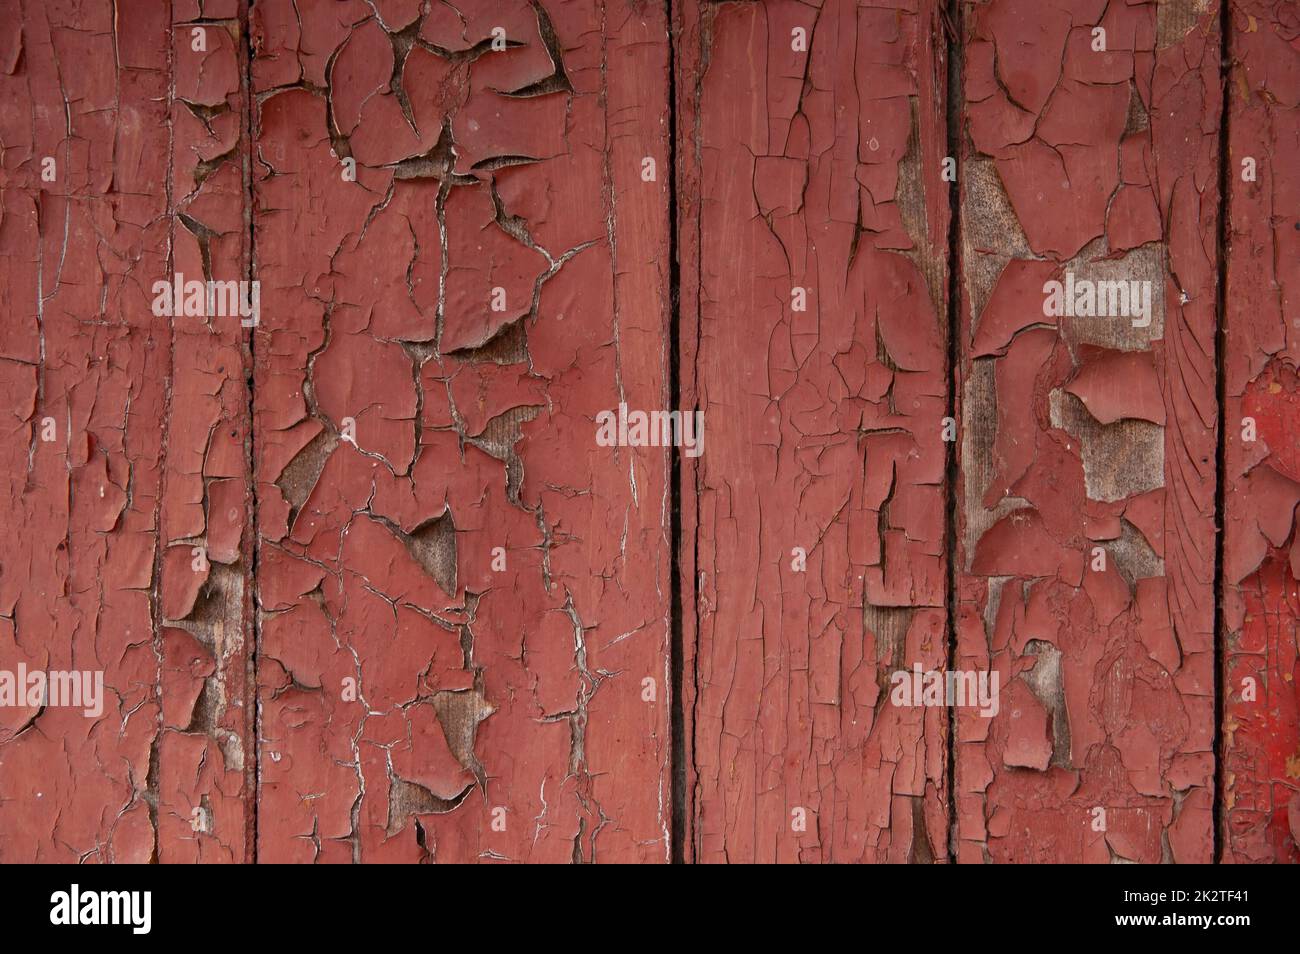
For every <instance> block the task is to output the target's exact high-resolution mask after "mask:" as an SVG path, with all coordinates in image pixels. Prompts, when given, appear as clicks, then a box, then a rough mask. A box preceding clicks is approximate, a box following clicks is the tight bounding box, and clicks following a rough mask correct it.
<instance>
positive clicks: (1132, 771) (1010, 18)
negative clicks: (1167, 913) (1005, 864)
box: [955, 0, 1221, 862]
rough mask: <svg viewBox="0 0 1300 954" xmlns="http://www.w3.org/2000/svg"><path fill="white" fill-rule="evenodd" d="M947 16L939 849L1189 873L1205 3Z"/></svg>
mask: <svg viewBox="0 0 1300 954" xmlns="http://www.w3.org/2000/svg"><path fill="white" fill-rule="evenodd" d="M962 12H963V30H964V36H965V47H964V61H965V64H964V70H963V85H964V101H965V109H964V113H963V117H962V119H963V122H962V144H963V146H962V148H963V160H962V164H961V173H960V175H961V183H962V204H961V248H960V255H961V265H960V268H961V312H962V323H961V336H960V352H961V356H960V360H961V366H960V387H961V392H960V396H961V406H962V413H961V421H962V435H961V443H960V448H961V450H960V455H959V469H958V472H959V488H958V508H959V526H958V554H957V556H956V558H957V559H958V560H959V564H958V606H957V612H958V635H957V642H958V664H957V665H958V668H959V669H965V670H991V671H992V672H993V673H995V674H996V675H997V676H998V677H999V685H1000V705H999V709H998V713H997V715H995V716H993V717H992V718H984V717H982V715H981V713H980V712H978V711H974V710H971V709H961V710H959V711H958V714H957V724H958V738H957V743H956V744H957V750H956V753H955V760H956V780H955V791H956V800H957V805H956V816H957V825H958V831H957V855H958V859H959V860H961V861H975V862H978V861H981V860H984V861H1076V862H1077V861H1095V862H1107V861H1118V860H1127V861H1140V862H1158V861H1162V860H1163V861H1170V860H1171V861H1178V862H1189V861H1209V860H1210V859H1211V856H1212V853H1213V831H1212V829H1213V821H1212V818H1211V815H1212V806H1213V794H1214V751H1213V749H1214V725H1215V714H1214V619H1213V608H1214V593H1213V577H1214V549H1215V548H1214V511H1215V499H1214V497H1215V477H1216V474H1215V457H1216V431H1215V428H1216V420H1217V405H1216V401H1215V326H1216V323H1215V306H1216V266H1217V255H1216V246H1215V242H1214V241H1213V239H1212V237H1213V236H1214V235H1215V234H1216V227H1217V218H1216V211H1217V204H1218V186H1217V183H1218V175H1219V167H1218V134H1219V127H1218V123H1219V111H1220V105H1221V96H1220V87H1219V44H1220V40H1219V32H1218V19H1217V15H1216V10H1215V9H1214V8H1213V6H1212V5H1209V4H1205V3H1198V2H1167V3H1160V4H1158V5H1157V4H1149V3H1148V4H1114V3H1111V4H1107V3H1105V2H1103V0H1098V2H1095V3H1092V2H1085V3H1078V2H1064V0H1059V2H1058V0H1052V2H1042V3H1039V2H1033V3H1027V2H1018V0H993V2H988V3H982V2H981V3H966V4H964V5H963V11H962ZM1098 29H1100V30H1101V31H1104V33H1099V32H1097V30H1098ZM1103 43H1104V48H1103V47H1102V44H1103ZM1050 282H1057V283H1058V284H1059V285H1060V286H1061V287H1054V286H1052V285H1050V284H1049V283H1050ZM1116 282H1136V283H1138V284H1137V285H1134V286H1126V287H1129V289H1130V291H1132V292H1133V293H1134V295H1135V298H1134V301H1130V302H1129V303H1128V304H1127V305H1126V304H1125V303H1124V302H1123V301H1122V300H1120V298H1119V286H1118V285H1113V284H1112V285H1102V284H1099V283H1116ZM1143 283H1147V284H1143ZM1066 285H1069V286H1071V287H1070V288H1069V289H1068V290H1067V288H1066V287H1065V286H1066ZM1089 288H1091V289H1092V290H1093V291H1094V292H1096V291H1097V290H1098V289H1103V290H1104V297H1105V299H1106V305H1105V308H1104V311H1102V312H1100V313H1104V315H1106V316H1104V317H1103V316H1099V309H1098V308H1097V307H1096V305H1095V302H1094V306H1093V310H1092V316H1091V317H1088V316H1087V315H1088V314H1089V313H1088V311H1087V302H1086V301H1080V300H1079V299H1080V297H1081V296H1082V297H1086V294H1085V292H1086V290H1087V289H1089ZM1148 289H1149V292H1150V297H1149V299H1147V298H1144V297H1142V296H1143V295H1144V294H1145V293H1146V291H1147V290H1148ZM1112 293H1113V296H1114V297H1113V298H1112ZM1067 295H1068V297H1069V298H1071V300H1072V301H1076V302H1078V303H1079V304H1080V308H1079V309H1078V311H1077V312H1073V311H1072V312H1071V313H1065V314H1062V313H1061V311H1062V309H1061V308H1058V307H1056V305H1057V304H1062V302H1061V299H1064V298H1065V297H1067ZM1053 297H1054V298H1055V302H1052V301H1049V299H1052V298H1053ZM1135 302H1136V304H1135ZM1148 304H1149V307H1144V306H1147V305H1148Z"/></svg>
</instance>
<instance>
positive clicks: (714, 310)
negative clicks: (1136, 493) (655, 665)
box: [678, 0, 949, 862]
mask: <svg viewBox="0 0 1300 954" xmlns="http://www.w3.org/2000/svg"><path fill="white" fill-rule="evenodd" d="M683 23H684V27H685V36H686V42H685V44H684V46H685V48H684V50H682V51H680V58H679V61H678V84H679V88H682V89H684V98H685V100H686V106H685V110H684V117H683V122H682V123H681V125H680V126H679V129H680V130H681V135H680V138H679V145H678V150H679V154H680V156H681V162H682V166H683V192H684V193H685V194H686V195H687V196H688V198H687V200H686V201H685V202H684V203H683V206H682V210H683V211H682V215H681V220H680V228H681V233H682V236H683V240H682V246H681V248H682V255H681V261H682V269H683V272H684V273H689V277H685V278H684V280H683V284H682V290H683V294H682V310H683V320H682V328H683V331H682V341H683V349H682V355H683V359H682V360H683V371H682V381H683V386H684V392H685V393H684V397H683V405H684V406H686V407H691V408H698V409H700V410H701V411H702V412H703V414H704V421H705V431H706V434H707V440H706V441H705V451H704V453H703V455H702V456H699V457H696V458H694V459H693V460H686V461H685V462H684V463H685V465H686V467H687V470H686V472H685V473H684V476H683V484H684V485H686V492H685V493H684V495H683V505H682V506H683V510H684V511H688V510H689V511H691V512H692V513H691V516H689V517H688V518H687V520H686V522H685V524H684V526H685V527H686V528H688V529H689V531H690V538H689V540H688V542H687V543H686V546H687V547H688V548H691V549H693V554H692V555H691V558H690V560H689V561H688V565H687V568H686V571H685V572H686V573H688V574H689V576H688V577H687V578H686V579H685V580H684V589H685V592H686V594H687V604H686V605H687V606H688V607H692V606H693V609H694V615H695V619H694V620H693V621H692V625H691V627H689V630H691V631H694V632H696V633H697V639H698V642H697V644H696V645H695V646H694V657H693V660H692V668H691V670H690V671H689V673H688V676H687V678H688V679H689V680H690V681H691V687H690V692H691V695H690V696H689V701H690V704H689V706H688V712H689V715H690V720H691V721H690V724H689V725H688V731H690V732H691V733H692V736H693V738H692V745H691V749H690V752H691V764H690V767H689V772H688V773H687V774H688V780H689V782H690V785H691V789H692V790H691V805H692V808H691V817H690V826H691V842H690V851H691V854H692V856H693V857H694V859H695V860H699V861H739V862H748V861H799V860H802V861H818V860H820V861H929V860H931V859H934V858H944V857H946V854H947V848H946V846H947V839H948V831H947V805H946V784H947V783H946V748H945V738H946V734H947V713H946V711H944V710H943V709H942V708H938V709H934V708H932V709H925V708H921V707H915V708H902V707H895V706H891V705H890V704H889V701H888V696H889V692H890V682H889V680H890V675H891V673H892V672H893V671H894V670H895V669H900V668H908V667H910V666H911V665H912V664H913V663H914V662H919V663H921V664H922V666H923V667H924V668H925V669H927V670H929V669H943V668H945V663H946V659H947V636H946V626H945V611H944V606H945V572H946V571H945V557H944V545H945V540H944V528H945V525H944V512H945V510H944V461H945V445H944V443H943V441H942V440H941V428H942V423H941V422H942V419H943V417H944V416H945V414H946V410H945V407H946V401H947V383H946V379H945V372H946V368H947V358H946V352H947V344H946V342H947V332H946V329H945V316H946V311H945V302H946V287H947V286H946V276H947V269H946V257H947V235H948V208H949V205H948V194H947V188H946V184H945V183H943V182H942V181H941V179H940V175H941V165H942V157H943V155H944V150H945V145H946V139H945V132H944V95H945V66H944V64H945V59H944V51H943V46H942V37H943V29H942V21H941V19H940V14H939V10H938V7H937V5H936V4H933V3H926V2H922V3H906V2H901V3H891V4H883V5H879V6H870V7H869V6H863V5H860V4H857V3H855V2H852V0H828V2H826V3H824V4H822V5H821V6H820V7H817V6H811V5H807V4H802V3H797V2H794V0H790V2H783V0H779V2H769V3H761V4H757V3H729V4H717V5H715V4H708V3H706V4H700V5H697V4H693V3H690V4H686V5H685V7H684V13H683ZM694 189H698V194H695V193H694V192H693V190H694ZM689 612H690V610H689V609H688V613H689Z"/></svg>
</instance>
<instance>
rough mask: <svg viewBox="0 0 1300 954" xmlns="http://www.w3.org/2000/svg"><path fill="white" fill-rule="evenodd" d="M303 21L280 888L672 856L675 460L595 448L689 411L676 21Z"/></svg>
mask: <svg viewBox="0 0 1300 954" xmlns="http://www.w3.org/2000/svg"><path fill="white" fill-rule="evenodd" d="M305 12H306V14H307V15H306V16H304V17H303V18H302V19H300V18H299V17H297V16H295V15H294V11H293V9H292V8H290V7H289V6H288V5H287V4H280V5H276V4H271V5H267V6H266V7H265V8H263V7H262V6H261V5H259V6H258V8H257V9H256V12H255V29H256V46H255V49H256V58H255V60H254V62H253V81H254V88H255V91H256V95H257V97H258V100H259V108H258V112H257V127H256V134H255V168H254V176H255V186H254V197H255V204H254V231H255V234H256V236H257V259H256V270H257V277H258V278H259V279H260V280H261V281H262V283H263V289H264V308H265V310H266V312H267V313H268V316H270V315H275V316H276V318H275V320H269V319H268V321H267V322H266V323H264V325H263V326H262V327H260V328H259V329H258V330H257V332H256V335H255V339H256V340H255V344H254V353H255V354H256V363H257V368H256V376H255V382H254V384H255V388H256V390H257V393H258V394H259V395H260V397H259V399H258V401H257V408H256V423H257V427H258V453H257V457H256V459H257V467H258V471H257V474H258V477H257V479H258V502H259V510H258V517H259V521H258V528H259V543H258V569H259V574H258V576H259V582H260V586H259V594H260V595H259V600H260V607H259V608H260V612H261V616H260V626H261V652H260V655H259V661H258V694H259V705H260V708H261V713H262V720H261V739H260V759H261V797H260V803H259V804H260V808H261V810H262V814H261V823H260V824H259V827H258V842H259V844H258V849H259V858H261V859H264V860H274V861H317V860H318V861H326V862H329V861H361V862H369V861H421V860H431V861H471V860H511V861H549V862H555V861H568V860H574V861H593V860H598V861H603V860H609V861H666V860H668V859H669V850H670V846H669V843H668V839H669V825H670V816H671V801H670V778H669V774H668V773H669V764H668V763H669V754H670V749H669V746H670V739H669V718H668V714H669V711H670V708H669V703H670V672H669V669H668V656H669V654H668V640H669V622H670V620H669V600H668V595H669V592H670V589H671V583H672V578H671V572H670V559H669V542H670V540H669V523H668V520H669V514H670V506H669V501H668V498H667V492H668V477H669V457H668V451H667V449H666V448H663V447H613V448H610V447H601V446H597V445H596V442H595V434H596V425H595V423H594V422H595V420H596V417H597V415H598V414H600V412H602V411H605V410H610V409H617V408H618V406H619V404H620V402H622V403H625V404H627V405H628V406H629V407H632V408H655V407H663V406H664V404H665V401H666V399H667V398H666V390H667V386H668V378H667V368H668V360H669V354H668V352H667V351H666V350H665V347H664V342H665V341H666V340H667V338H668V330H667V329H668V321H669V311H668V297H667V292H668V271H669V259H668V251H667V249H668V242H667V224H668V216H667V209H668V203H667V199H666V191H667V189H668V187H669V182H668V177H667V168H668V166H667V150H666V145H667V142H666V129H667V127H666V123H667V121H668V106H667V90H668V78H667V72H666V70H667V62H668V58H667V54H668V49H667V45H666V42H665V36H666V31H665V27H664V21H663V17H662V12H661V11H657V10H655V9H654V8H639V7H638V8H633V7H630V6H623V5H617V6H615V7H604V6H601V5H597V4H595V3H586V2H584V3H578V4H568V5H564V6H557V5H549V6H545V7H544V6H542V5H540V4H529V3H524V2H520V3H511V4H502V3H473V4H460V5H458V7H456V8H453V7H451V6H449V5H441V6H438V7H436V8H434V9H432V10H427V11H426V10H423V8H422V7H421V6H420V5H419V4H410V3H408V4H401V3H389V4H378V5H375V7H374V8H372V6H371V5H368V4H366V3H363V2H360V0H358V2H355V3H351V4H334V3H329V4H314V5H308V6H307V7H306V8H305ZM497 28H500V29H501V30H504V34H505V37H506V41H505V42H506V44H507V47H506V49H505V50H504V51H500V52H498V51H494V50H493V49H492V48H491V43H492V39H493V30H494V29H497ZM644 158H650V159H652V160H653V161H654V162H655V164H656V171H657V174H656V175H655V177H654V179H653V180H652V181H644V180H643V178H642V168H643V165H642V160H643V159H644ZM345 161H351V162H352V163H354V164H355V165H354V166H353V168H355V173H356V175H355V181H349V178H348V176H347V172H348V168H347V165H346V164H345ZM307 196H310V197H311V199H310V201H304V197H307ZM494 299H495V300H496V303H498V304H500V305H501V308H500V310H496V309H494V308H493V305H494ZM349 419H351V424H349ZM350 428H354V429H352V430H350ZM349 437H350V438H351V439H349ZM646 680H649V682H646Z"/></svg>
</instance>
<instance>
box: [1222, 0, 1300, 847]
mask: <svg viewBox="0 0 1300 954" xmlns="http://www.w3.org/2000/svg"><path fill="white" fill-rule="evenodd" d="M1231 14H1232V26H1231V30H1230V33H1229V37H1230V54H1231V69H1230V71H1229V74H1228V87H1227V100H1228V128H1229V144H1228V145H1229V155H1228V156H1227V164H1228V165H1227V181H1228V182H1229V183H1230V188H1229V195H1228V207H1227V208H1228V223H1227V226H1228V234H1227V246H1228V256H1227V266H1228V271H1227V288H1226V294H1225V300H1226V306H1227V308H1226V312H1225V315H1224V323H1225V341H1226V355H1225V361H1224V392H1225V393H1224V408H1223V418H1224V436H1225V441H1224V449H1225V458H1224V460H1225V464H1224V486H1225V490H1224V507H1225V510H1224V557H1223V585H1224V592H1223V611H1224V626H1225V629H1226V632H1225V637H1224V638H1225V646H1224V652H1225V668H1224V706H1225V712H1224V725H1223V750H1222V758H1223V779H1224V814H1223V817H1222V822H1221V826H1222V835H1223V839H1224V850H1223V859H1224V860H1225V861H1232V862H1254V863H1258V862H1273V861H1286V862H1291V863H1295V862H1297V861H1300V851H1298V850H1297V839H1298V834H1297V833H1300V701H1298V697H1297V693H1298V692H1300V687H1297V681H1296V680H1297V677H1298V676H1300V656H1298V653H1297V633H1298V632H1300V622H1298V621H1300V599H1297V595H1296V589H1297V583H1296V581H1297V579H1300V536H1298V535H1297V533H1296V520H1295V512H1296V506H1297V504H1300V454H1297V447H1298V446H1300V381H1298V380H1297V375H1296V366H1297V363H1298V360H1300V317H1298V315H1300V312H1298V311H1297V307H1298V306H1300V302H1298V301H1297V295H1300V174H1297V171H1296V165H1295V157H1296V155H1297V151H1298V150H1300V15H1298V14H1297V11H1296V9H1295V7H1294V6H1289V5H1287V4H1275V3H1263V2H1255V0H1234V2H1233V3H1232V5H1231ZM1249 165H1253V166H1254V169H1253V172H1254V175H1253V176H1250V175H1249V173H1248V171H1247V168H1246V167H1247V166H1249ZM1247 419H1249V421H1247Z"/></svg>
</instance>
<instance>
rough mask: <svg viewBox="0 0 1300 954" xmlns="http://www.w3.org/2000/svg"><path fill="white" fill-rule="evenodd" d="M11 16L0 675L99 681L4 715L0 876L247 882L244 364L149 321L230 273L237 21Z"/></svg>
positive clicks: (231, 13) (208, 331)
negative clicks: (22, 867) (174, 872)
mask: <svg viewBox="0 0 1300 954" xmlns="http://www.w3.org/2000/svg"><path fill="white" fill-rule="evenodd" d="M6 7H7V8H8V9H6V11H5V12H6V20H7V21H8V22H10V23H12V24H14V25H15V26H17V24H21V29H17V28H15V29H13V30H11V31H8V34H7V37H6V40H5V45H6V48H5V50H4V54H3V57H2V58H3V61H4V64H3V76H0V84H3V86H4V91H3V93H0V100H2V101H3V107H0V142H2V143H3V174H2V175H3V195H4V199H3V203H4V209H3V220H0V247H2V248H3V254H2V257H0V261H2V262H3V266H2V267H3V269H4V272H5V275H4V279H3V284H4V287H5V289H6V292H5V294H6V298H7V300H6V306H7V307H6V311H8V312H10V313H12V317H11V318H6V320H5V322H4V323H3V328H0V380H3V386H2V388H0V390H2V391H3V393H4V395H5V400H6V402H7V403H6V406H7V408H8V412H9V413H8V416H7V418H6V419H7V420H8V421H9V424H8V435H9V439H8V440H7V441H6V442H5V446H6V448H8V451H7V454H8V456H9V459H8V461H7V464H6V467H5V474H6V478H7V480H8V485H9V492H8V494H7V496H6V500H7V504H6V505H5V507H4V508H3V522H4V525H5V526H6V527H7V528H8V529H9V530H10V532H11V533H14V534H16V535H17V537H18V538H20V539H21V540H22V541H23V544H24V546H23V548H22V550H15V551H14V552H13V553H12V554H11V555H8V556H6V557H5V558H4V560H3V566H2V572H0V603H2V604H3V607H2V608H0V631H2V632H3V636H2V637H0V666H2V668H4V669H6V670H12V669H14V668H15V666H16V665H17V664H18V663H20V662H21V663H24V664H26V665H27V666H29V667H31V668H41V669H73V670H100V671H103V673H104V683H105V700H104V709H103V712H102V714H101V715H99V716H98V717H94V718H90V717H86V716H85V715H83V713H82V711H80V710H78V709H69V708H60V707H55V706H45V707H38V708H34V709H33V708H24V707H15V708H9V707H6V708H4V709H3V710H0V803H3V806H4V808H3V816H4V817H3V824H2V825H0V857H3V858H4V860H6V861H8V860H20V859H21V860H28V861H42V862H54V861H59V862H72V861H93V862H114V861H116V862H146V861H150V860H154V861H164V862H166V861H208V862H220V861H231V862H240V861H247V860H250V858H251V852H250V848H251V842H250V836H251V830H252V829H251V817H252V804H251V798H252V791H253V789H252V784H251V783H252V775H251V768H252V762H251V760H250V759H248V758H247V757H246V756H247V751H248V748H249V745H250V740H251V719H252V711H251V707H250V706H248V705H247V699H248V691H247V685H246V682H247V672H248V649H249V637H250V634H251V629H250V626H249V624H250V619H251V618H250V615H249V608H250V605H251V604H250V602H249V591H250V587H249V567H250V562H249V557H250V552H251V551H250V549H249V543H250V542H251V540H250V537H249V535H248V534H246V532H245V530H246V527H247V523H248V520H247V517H248V507H249V500H250V494H249V489H248V488H249V479H248V476H249V475H248V465H247V441H248V439H249V436H250V435H249V410H248V394H247V388H246V383H245V381H246V377H247V371H246V366H247V362H248V354H247V349H246V347H245V346H244V344H243V343H242V341H241V336H240V334H239V327H238V323H237V322H234V323H233V327H232V326H231V324H230V323H226V324H221V323H220V322H221V320H220V319H203V318H178V319H175V320H173V319H171V318H168V317H155V316H154V314H153V312H152V310H151V302H152V299H153V293H152V290H151V288H152V285H153V283H154V282H155V281H158V280H161V279H168V278H169V277H170V275H171V274H172V273H173V272H176V271H180V272H185V273H188V274H189V275H190V276H191V277H193V278H204V279H206V278H215V279H220V280H225V279H239V278H240V277H242V275H243V273H244V267H245V259H246V254H247V225H246V218H245V215H246V207H247V203H246V200H245V185H244V178H245V169H244V156H245V155H246V152H247V149H246V141H245V139H244V117H245V115H246V110H245V107H244V102H243V92H242V89H243V83H242V75H243V68H242V66H241V63H240V56H239V51H240V50H241V48H242V40H241V39H240V37H241V30H242V28H243V24H242V22H241V10H240V7H239V5H238V4H236V3H234V2H227V3H216V2H209V3H207V5H206V8H200V7H199V5H197V4H185V3H177V4H174V5H172V7H171V8H170V10H169V9H168V7H167V6H165V5H161V4H153V3H143V2H132V3H119V4H116V5H114V4H112V3H108V2H104V3H58V2H54V3H47V4H35V5H31V4H16V3H10V4H6ZM199 23H201V24H202V25H203V26H202V29H203V30H204V31H205V32H206V34H207V38H208V40H209V41H210V43H209V44H208V45H207V52H206V54H203V55H202V56H201V57H200V56H199V55H198V54H195V55H194V56H191V55H190V50H189V48H190V45H191V31H192V30H193V29H194V28H195V24H199ZM45 157H51V158H52V159H53V160H54V165H53V166H52V167H51V168H52V169H53V171H54V175H53V177H52V178H51V179H46V178H44V177H43V176H42V174H41V173H42V168H43V159H44V158H45ZM47 425H48V426H49V427H50V428H51V430H50V431H49V439H47V436H46V431H45V428H46V426H47ZM196 547H197V548H202V551H203V552H205V553H206V555H207V556H206V569H204V570H202V571H201V572H196V571H195V570H194V569H193V561H194V557H193V556H192V551H193V550H194V548H196ZM23 551H25V552H23Z"/></svg>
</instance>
